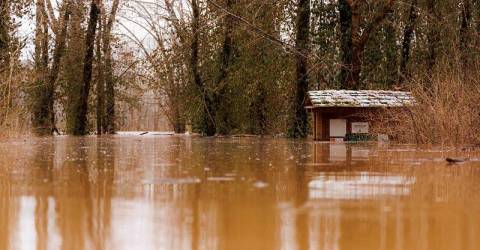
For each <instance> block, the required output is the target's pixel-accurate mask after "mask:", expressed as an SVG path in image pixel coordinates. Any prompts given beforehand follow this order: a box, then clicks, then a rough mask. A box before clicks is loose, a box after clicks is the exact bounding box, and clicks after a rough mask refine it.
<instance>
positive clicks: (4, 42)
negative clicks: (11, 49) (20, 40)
mask: <svg viewBox="0 0 480 250" xmlns="http://www.w3.org/2000/svg"><path fill="white" fill-rule="evenodd" d="M9 20H10V13H9V10H8V0H0V51H3V50H5V49H6V48H7V47H8V41H9V40H10V39H9V34H8V33H9V32H8V23H9Z"/></svg>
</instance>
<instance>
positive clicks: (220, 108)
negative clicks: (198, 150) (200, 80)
mask: <svg viewBox="0 0 480 250" xmlns="http://www.w3.org/2000/svg"><path fill="white" fill-rule="evenodd" d="M235 1H236V0H227V6H226V9H227V11H229V12H232V9H233V6H234V4H235ZM234 22H235V20H234V19H233V17H232V16H231V15H225V20H224V23H225V35H224V40H223V46H222V52H221V53H220V69H219V74H218V78H217V80H216V83H215V88H216V89H217V93H215V98H214V99H215V100H214V101H215V110H216V115H217V116H216V117H215V118H216V119H215V120H216V124H217V126H216V129H217V133H219V134H229V133H230V130H231V129H232V126H233V124H232V118H231V115H232V114H231V113H232V112H231V108H230V105H229V102H228V101H227V100H228V97H227V96H226V93H227V91H228V87H229V86H228V83H227V75H228V71H229V69H230V67H231V64H232V60H233V52H234V41H233V28H234Z"/></svg>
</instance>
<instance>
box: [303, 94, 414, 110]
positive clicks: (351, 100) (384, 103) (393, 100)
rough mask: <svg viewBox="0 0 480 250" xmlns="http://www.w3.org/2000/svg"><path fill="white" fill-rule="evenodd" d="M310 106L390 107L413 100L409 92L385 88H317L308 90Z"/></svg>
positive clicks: (403, 104)
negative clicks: (316, 89)
mask: <svg viewBox="0 0 480 250" xmlns="http://www.w3.org/2000/svg"><path fill="white" fill-rule="evenodd" d="M308 95H309V98H310V101H311V106H310V107H307V108H322V107H354V108H370V107H371V108H390V107H404V106H409V105H412V104H413V103H414V102H415V99H414V98H413V96H412V94H411V93H410V92H403V91H385V90H319V91H309V92H308Z"/></svg>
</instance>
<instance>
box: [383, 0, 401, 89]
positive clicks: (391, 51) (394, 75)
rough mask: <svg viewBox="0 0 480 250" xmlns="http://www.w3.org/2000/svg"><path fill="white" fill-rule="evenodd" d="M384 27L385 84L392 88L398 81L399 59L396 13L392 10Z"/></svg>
mask: <svg viewBox="0 0 480 250" xmlns="http://www.w3.org/2000/svg"><path fill="white" fill-rule="evenodd" d="M385 19H386V22H385V24H384V27H383V32H384V34H385V40H384V46H385V47H384V53H385V61H386V62H385V64H386V65H385V74H386V77H385V84H386V87H387V88H390V87H392V86H393V85H394V84H395V83H396V81H397V80H398V64H397V63H398V60H397V59H398V57H397V51H398V50H397V36H396V34H395V13H394V12H393V10H392V9H391V10H390V11H389V12H388V13H387V15H386V17H385Z"/></svg>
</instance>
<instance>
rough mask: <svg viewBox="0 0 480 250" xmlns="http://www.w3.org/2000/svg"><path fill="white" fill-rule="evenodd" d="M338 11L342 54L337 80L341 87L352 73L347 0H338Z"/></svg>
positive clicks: (350, 25)
mask: <svg viewBox="0 0 480 250" xmlns="http://www.w3.org/2000/svg"><path fill="white" fill-rule="evenodd" d="M338 11H339V14H340V19H339V21H340V50H341V55H342V65H341V69H340V76H339V81H340V84H341V85H342V87H343V88H346V86H345V85H346V83H347V79H350V78H351V74H352V29H351V27H352V9H351V8H350V5H349V4H348V1H347V0H339V1H338Z"/></svg>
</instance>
